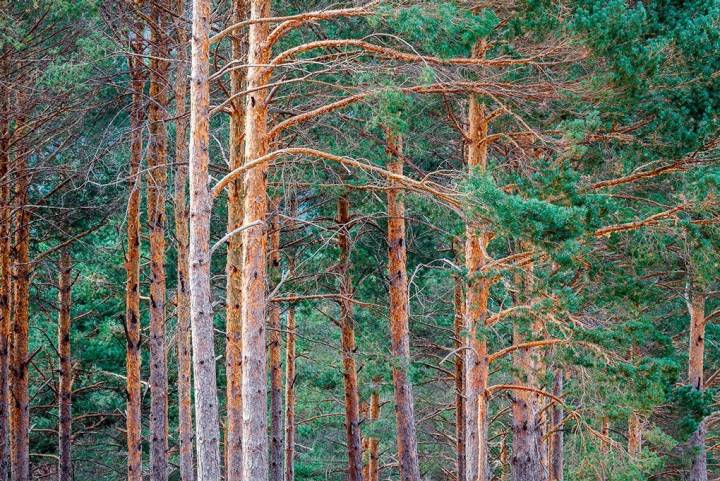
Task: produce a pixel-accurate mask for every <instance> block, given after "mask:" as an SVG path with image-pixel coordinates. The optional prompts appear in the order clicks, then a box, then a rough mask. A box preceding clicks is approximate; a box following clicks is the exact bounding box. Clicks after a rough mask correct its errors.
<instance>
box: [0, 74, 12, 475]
mask: <svg viewBox="0 0 720 481" xmlns="http://www.w3.org/2000/svg"><path fill="white" fill-rule="evenodd" d="M3 67H4V66H3ZM4 70H5V68H3V71H4ZM0 92H1V94H0V481H7V479H8V475H9V470H10V462H9V458H8V455H9V452H8V436H9V431H8V421H9V410H10V391H9V388H10V384H9V380H10V376H9V374H10V373H9V370H8V369H9V367H10V346H11V343H10V337H11V327H12V325H11V321H10V295H11V293H12V286H11V278H12V274H11V264H10V248H11V246H12V241H11V237H10V236H11V235H12V231H11V229H10V225H11V218H12V205H11V200H12V199H11V198H10V182H9V180H10V179H9V177H8V176H9V167H10V153H9V151H8V149H9V141H10V138H9V136H10V131H9V121H10V119H9V105H8V91H7V89H6V88H5V87H0Z"/></svg>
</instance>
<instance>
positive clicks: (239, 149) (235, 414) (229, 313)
mask: <svg viewBox="0 0 720 481" xmlns="http://www.w3.org/2000/svg"><path fill="white" fill-rule="evenodd" d="M232 5H233V19H232V21H233V22H235V23H238V22H240V21H242V20H245V17H246V16H247V2H246V0H233V4H232ZM231 49H232V51H231V56H232V59H233V60H234V61H238V62H239V61H241V60H242V59H243V57H244V56H245V55H244V52H243V50H244V49H243V38H242V37H241V36H240V33H239V32H235V33H234V34H233V36H232V39H231ZM243 77H244V70H243V69H233V70H232V72H231V73H230V95H231V96H233V95H237V94H238V93H240V92H241V91H242V90H243V83H244V82H243V80H244V79H243ZM244 123H245V107H244V104H243V99H242V98H238V99H235V100H233V101H232V102H231V111H230V146H229V151H230V168H231V169H236V168H238V167H240V166H241V165H242V164H243V157H244V154H243V132H244ZM242 190H243V186H242V178H239V179H236V180H234V181H233V182H231V183H230V185H229V186H228V189H227V192H228V214H227V215H228V217H227V231H228V232H233V231H234V230H235V229H237V228H239V227H240V226H241V225H242V223H243V194H242ZM225 273H226V279H227V280H226V301H225V316H226V317H225V319H226V321H225V332H226V336H227V343H226V345H225V371H226V373H227V389H226V395H227V396H226V397H227V420H226V428H225V438H226V442H225V452H226V456H225V465H226V466H225V471H226V478H227V481H240V480H241V479H242V459H243V445H242V404H243V403H242V317H241V314H242V312H241V306H242V236H240V235H234V236H232V237H231V238H230V239H229V240H228V243H227V260H226V264H225Z"/></svg>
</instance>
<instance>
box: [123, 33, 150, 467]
mask: <svg viewBox="0 0 720 481" xmlns="http://www.w3.org/2000/svg"><path fill="white" fill-rule="evenodd" d="M130 48H131V50H132V53H133V54H132V55H129V56H128V67H129V70H130V77H131V92H132V100H131V108H130V172H129V176H128V178H129V182H130V195H129V197H128V203H127V219H128V220H127V251H126V254H125V271H126V281H125V336H126V341H127V347H126V358H125V365H126V376H127V383H126V390H127V409H126V413H125V416H126V425H125V429H126V432H127V453H128V461H127V478H128V481H141V480H142V397H141V396H142V391H141V388H142V386H141V384H140V369H141V365H142V358H141V353H140V337H141V331H142V324H141V321H140V319H141V317H140V202H141V199H140V192H141V185H142V183H141V179H142V177H141V176H140V164H141V160H142V154H143V145H142V144H143V138H142V124H143V119H144V109H143V89H144V85H145V71H144V64H143V62H142V57H141V55H142V52H143V24H142V22H141V21H140V20H136V21H135V23H134V24H133V28H132V31H131V33H130Z"/></svg>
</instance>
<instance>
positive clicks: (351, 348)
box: [337, 196, 363, 481]
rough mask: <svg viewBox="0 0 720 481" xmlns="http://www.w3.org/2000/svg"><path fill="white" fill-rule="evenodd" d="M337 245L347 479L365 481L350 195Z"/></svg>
mask: <svg viewBox="0 0 720 481" xmlns="http://www.w3.org/2000/svg"><path fill="white" fill-rule="evenodd" d="M337 223H338V227H339V229H340V231H339V232H338V246H339V247H340V260H339V262H338V276H339V279H340V329H341V331H342V333H341V337H340V339H341V349H342V356H343V378H344V380H345V436H346V442H347V450H348V478H347V479H348V480H349V481H362V479H363V477H362V438H361V436H360V396H359V394H358V380H357V367H356V365H355V350H356V346H355V321H354V319H353V312H352V311H353V308H352V298H353V287H352V278H351V277H350V247H351V246H350V233H349V229H350V204H349V202H348V198H347V196H342V197H340V198H339V199H338V204H337Z"/></svg>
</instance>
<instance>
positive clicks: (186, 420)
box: [175, 0, 195, 481]
mask: <svg viewBox="0 0 720 481" xmlns="http://www.w3.org/2000/svg"><path fill="white" fill-rule="evenodd" d="M176 13H177V18H176V20H175V31H176V32H177V34H176V35H177V37H176V41H177V55H176V58H177V68H176V70H175V118H176V121H175V164H176V168H175V239H176V242H177V288H176V293H175V303H176V312H177V370H178V378H177V395H178V442H179V444H180V446H179V451H180V479H181V481H192V480H193V479H194V477H195V475H194V470H193V449H192V441H193V426H192V354H191V352H192V338H191V335H190V296H189V290H188V287H189V286H188V280H189V269H190V267H189V265H188V243H189V242H190V238H189V234H190V233H189V231H188V208H187V201H186V195H187V171H188V166H187V162H188V155H187V154H188V151H187V149H188V144H187V124H188V121H187V117H186V115H185V114H186V107H185V100H186V98H187V78H186V76H187V60H188V55H187V42H188V35H187V33H186V31H185V28H186V27H185V24H184V22H183V21H182V20H183V18H184V14H185V0H178V1H177V9H176Z"/></svg>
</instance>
